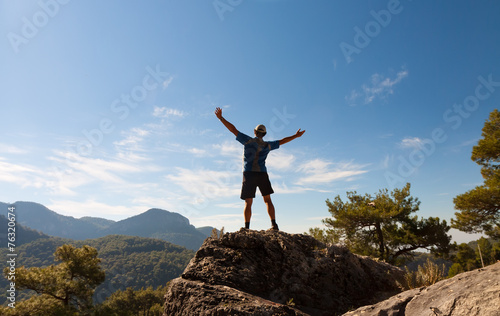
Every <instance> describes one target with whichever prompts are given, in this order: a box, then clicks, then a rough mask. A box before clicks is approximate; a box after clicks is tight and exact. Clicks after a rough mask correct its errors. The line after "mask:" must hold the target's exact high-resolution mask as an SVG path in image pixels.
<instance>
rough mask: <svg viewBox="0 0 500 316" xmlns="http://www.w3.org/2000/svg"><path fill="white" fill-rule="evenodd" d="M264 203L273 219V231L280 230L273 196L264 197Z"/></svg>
mask: <svg viewBox="0 0 500 316" xmlns="http://www.w3.org/2000/svg"><path fill="white" fill-rule="evenodd" d="M264 203H266V206H267V213H268V214H269V217H270V218H271V224H272V225H273V229H275V230H278V224H276V214H275V213H276V212H275V210H274V204H273V201H271V195H269V194H268V195H265V196H264Z"/></svg>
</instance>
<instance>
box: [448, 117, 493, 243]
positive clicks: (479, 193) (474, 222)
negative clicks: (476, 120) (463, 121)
mask: <svg viewBox="0 0 500 316" xmlns="http://www.w3.org/2000/svg"><path fill="white" fill-rule="evenodd" d="M482 136H483V138H482V139H480V140H479V142H478V144H477V145H476V146H474V148H473V149H472V157H471V159H472V160H473V161H475V162H476V163H477V164H479V165H480V166H481V174H482V176H483V178H484V184H483V185H481V186H477V187H476V188H474V189H472V190H470V191H468V192H466V193H463V194H460V195H458V196H456V197H455V199H454V200H453V202H454V203H455V208H456V209H457V210H459V212H456V213H455V216H456V219H452V220H451V223H452V227H453V228H457V229H459V230H461V231H464V232H468V233H482V232H484V233H486V234H487V235H489V236H491V237H495V238H499V237H500V213H499V211H500V112H499V111H498V110H496V109H495V110H494V111H493V112H491V113H490V117H489V120H487V121H486V123H485V124H484V127H483V132H482Z"/></svg>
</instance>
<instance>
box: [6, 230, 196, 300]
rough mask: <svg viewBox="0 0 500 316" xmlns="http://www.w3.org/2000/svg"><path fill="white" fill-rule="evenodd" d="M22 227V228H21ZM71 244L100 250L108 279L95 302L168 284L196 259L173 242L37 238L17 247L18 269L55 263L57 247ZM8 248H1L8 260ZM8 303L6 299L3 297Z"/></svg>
mask: <svg viewBox="0 0 500 316" xmlns="http://www.w3.org/2000/svg"><path fill="white" fill-rule="evenodd" d="M19 227H22V226H21V225H19ZM64 244H71V245H73V246H75V247H81V246H83V245H89V246H91V247H94V248H96V249H97V251H98V257H99V258H101V259H102V262H101V265H102V267H103V269H104V270H105V273H106V279H105V281H104V283H103V284H101V285H100V286H99V287H98V288H97V290H96V293H95V296H94V298H95V300H96V301H97V302H102V301H103V300H104V299H105V298H106V297H108V296H110V295H111V294H112V293H114V292H116V291H117V290H125V289H126V288H127V287H132V288H134V289H140V288H142V287H144V288H146V287H148V286H152V287H153V288H156V287H158V286H160V285H162V286H164V285H166V284H167V282H168V281H170V280H172V279H174V278H176V277H178V276H179V275H180V274H181V273H182V271H183V270H184V268H185V267H186V266H187V264H188V263H189V260H190V259H191V258H192V257H193V256H194V253H195V252H194V251H192V250H188V249H186V248H184V247H181V246H177V245H174V244H172V243H169V242H166V241H163V240H158V239H153V238H143V237H131V236H123V235H110V236H106V237H102V238H98V239H88V240H83V241H75V240H71V239H63V238H58V237H45V238H38V239H36V240H34V241H32V242H29V243H26V244H24V245H21V246H19V247H17V248H16V253H17V254H18V256H17V258H16V261H17V266H26V267H44V266H48V265H51V264H56V262H54V255H53V254H54V252H55V251H56V249H57V247H59V246H62V245H64ZM6 252H7V249H6V248H1V249H0V253H1V255H2V256H3V257H4V258H5V255H6ZM0 288H1V289H2V290H3V291H4V292H6V289H7V280H6V279H5V278H1V280H0ZM26 295H27V294H26V293H23V292H20V293H18V299H19V300H20V299H22V298H23V297H26ZM0 302H1V303H2V304H3V303H4V302H5V297H2V298H0Z"/></svg>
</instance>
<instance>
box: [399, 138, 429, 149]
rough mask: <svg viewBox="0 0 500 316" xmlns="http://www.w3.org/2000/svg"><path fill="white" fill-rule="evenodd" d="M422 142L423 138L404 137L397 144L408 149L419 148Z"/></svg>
mask: <svg viewBox="0 0 500 316" xmlns="http://www.w3.org/2000/svg"><path fill="white" fill-rule="evenodd" d="M423 144H424V140H423V139H421V138H419V137H406V138H404V139H403V140H401V143H399V146H400V147H401V148H410V149H420V148H422V146H423Z"/></svg>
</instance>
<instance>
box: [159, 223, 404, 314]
mask: <svg viewBox="0 0 500 316" xmlns="http://www.w3.org/2000/svg"><path fill="white" fill-rule="evenodd" d="M401 276H402V271H401V270H400V269H398V268H396V267H393V266H391V265H389V264H386V263H383V262H376V261H374V260H372V259H370V258H367V257H361V256H357V255H353V254H352V253H350V252H349V251H347V250H346V249H345V248H342V247H338V246H331V247H326V246H325V245H324V244H323V243H321V242H319V241H317V240H316V239H314V238H312V237H310V236H307V235H300V234H293V235H292V234H287V233H284V232H276V231H252V230H245V229H242V230H240V231H239V232H235V233H226V234H224V235H223V236H222V237H220V238H208V239H206V240H205V242H204V243H203V245H202V247H201V248H200V249H199V250H198V252H197V253H196V255H195V257H194V258H193V259H192V260H191V262H190V263H189V265H188V266H187V267H186V269H185V271H184V273H183V274H182V276H181V277H180V278H177V279H175V280H173V281H172V282H171V284H170V287H169V290H168V293H167V295H166V296H165V298H166V302H165V309H164V312H165V314H164V315H183V316H184V315H339V314H342V313H344V312H347V311H348V310H350V309H353V308H356V307H359V306H363V305H367V304H373V303H375V302H380V301H381V300H383V299H386V298H387V297H390V296H391V295H394V294H395V293H398V292H399V289H398V287H397V286H396V279H397V278H399V277H401Z"/></svg>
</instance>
